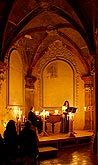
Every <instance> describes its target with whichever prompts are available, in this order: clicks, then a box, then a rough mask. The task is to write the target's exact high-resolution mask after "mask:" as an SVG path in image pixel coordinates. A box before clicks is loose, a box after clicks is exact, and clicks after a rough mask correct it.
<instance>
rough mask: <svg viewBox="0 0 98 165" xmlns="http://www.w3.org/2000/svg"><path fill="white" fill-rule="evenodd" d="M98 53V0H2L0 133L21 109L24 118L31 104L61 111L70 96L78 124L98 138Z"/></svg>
mask: <svg viewBox="0 0 98 165" xmlns="http://www.w3.org/2000/svg"><path fill="white" fill-rule="evenodd" d="M97 56H98V1H97V0H85V1H83V0H28V1H24V0H12V1H10V0H7V1H6V0H1V1H0V134H2V135H3V131H4V130H5V125H6V123H7V122H8V121H9V120H10V119H13V120H15V121H16V120H17V114H18V112H21V114H20V115H21V122H23V120H24V119H25V120H26V119H27V115H28V112H29V110H30V107H31V106H34V110H35V111H36V113H39V114H40V113H41V112H42V111H43V110H46V111H48V112H49V113H50V114H52V115H53V114H54V113H58V114H60V115H61V114H62V106H63V104H64V101H65V100H68V101H69V105H70V107H76V108H77V110H76V112H75V114H74V130H75V131H78V130H79V131H80V130H87V131H93V132H94V133H95V135H96V136H97V139H98V123H97V122H98V120H97V119H98V105H97V104H98V103H97V97H98V84H97V79H98V78H97V77H98V66H97V65H98V57H97ZM18 115H19V114H18ZM59 131H60V121H59V122H57V123H56V124H55V127H54V133H59ZM47 132H48V133H49V132H51V124H50V123H47ZM96 145H97V141H96ZM97 153H98V151H97Z"/></svg>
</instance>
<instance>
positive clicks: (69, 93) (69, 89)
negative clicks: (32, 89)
mask: <svg viewBox="0 0 98 165" xmlns="http://www.w3.org/2000/svg"><path fill="white" fill-rule="evenodd" d="M74 91H75V79H74V71H73V69H72V67H71V66H70V64H69V63H67V62H65V61H63V60H54V61H52V62H50V63H49V64H48V65H47V66H46V67H45V68H44V69H43V72H42V106H43V107H61V105H63V103H64V101H65V100H69V101H70V104H71V105H73V102H74ZM64 99H65V100H64Z"/></svg>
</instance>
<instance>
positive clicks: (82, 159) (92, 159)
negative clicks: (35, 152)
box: [40, 146, 98, 165]
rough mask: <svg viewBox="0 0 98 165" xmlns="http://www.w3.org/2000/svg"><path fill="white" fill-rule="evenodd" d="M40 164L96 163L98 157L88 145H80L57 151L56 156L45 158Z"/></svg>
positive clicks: (76, 164) (77, 164) (71, 164)
mask: <svg viewBox="0 0 98 165" xmlns="http://www.w3.org/2000/svg"><path fill="white" fill-rule="evenodd" d="M40 165H98V157H97V155H95V154H93V153H92V152H91V148H90V147H89V146H82V147H79V148H73V149H66V150H62V151H58V154H57V157H55V158H45V159H44V160H41V161H40Z"/></svg>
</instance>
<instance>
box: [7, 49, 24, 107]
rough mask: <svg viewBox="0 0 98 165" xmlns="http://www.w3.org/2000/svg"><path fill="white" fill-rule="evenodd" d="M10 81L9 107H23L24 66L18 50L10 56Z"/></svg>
mask: <svg viewBox="0 0 98 165" xmlns="http://www.w3.org/2000/svg"><path fill="white" fill-rule="evenodd" d="M8 80H9V81H8V105H11V106H13V105H14V106H23V100H24V92H23V91H24V90H23V89H24V88H23V87H24V83H23V65H22V60H21V57H20V55H19V53H18V51H17V50H13V51H12V52H11V54H10V58H9V72H8Z"/></svg>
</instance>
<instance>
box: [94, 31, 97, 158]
mask: <svg viewBox="0 0 98 165" xmlns="http://www.w3.org/2000/svg"><path fill="white" fill-rule="evenodd" d="M95 40H96V60H95V61H96V64H95V107H96V109H95V110H96V111H95V138H94V145H93V151H94V153H96V154H97V156H98V28H97V29H96V34H95Z"/></svg>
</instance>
